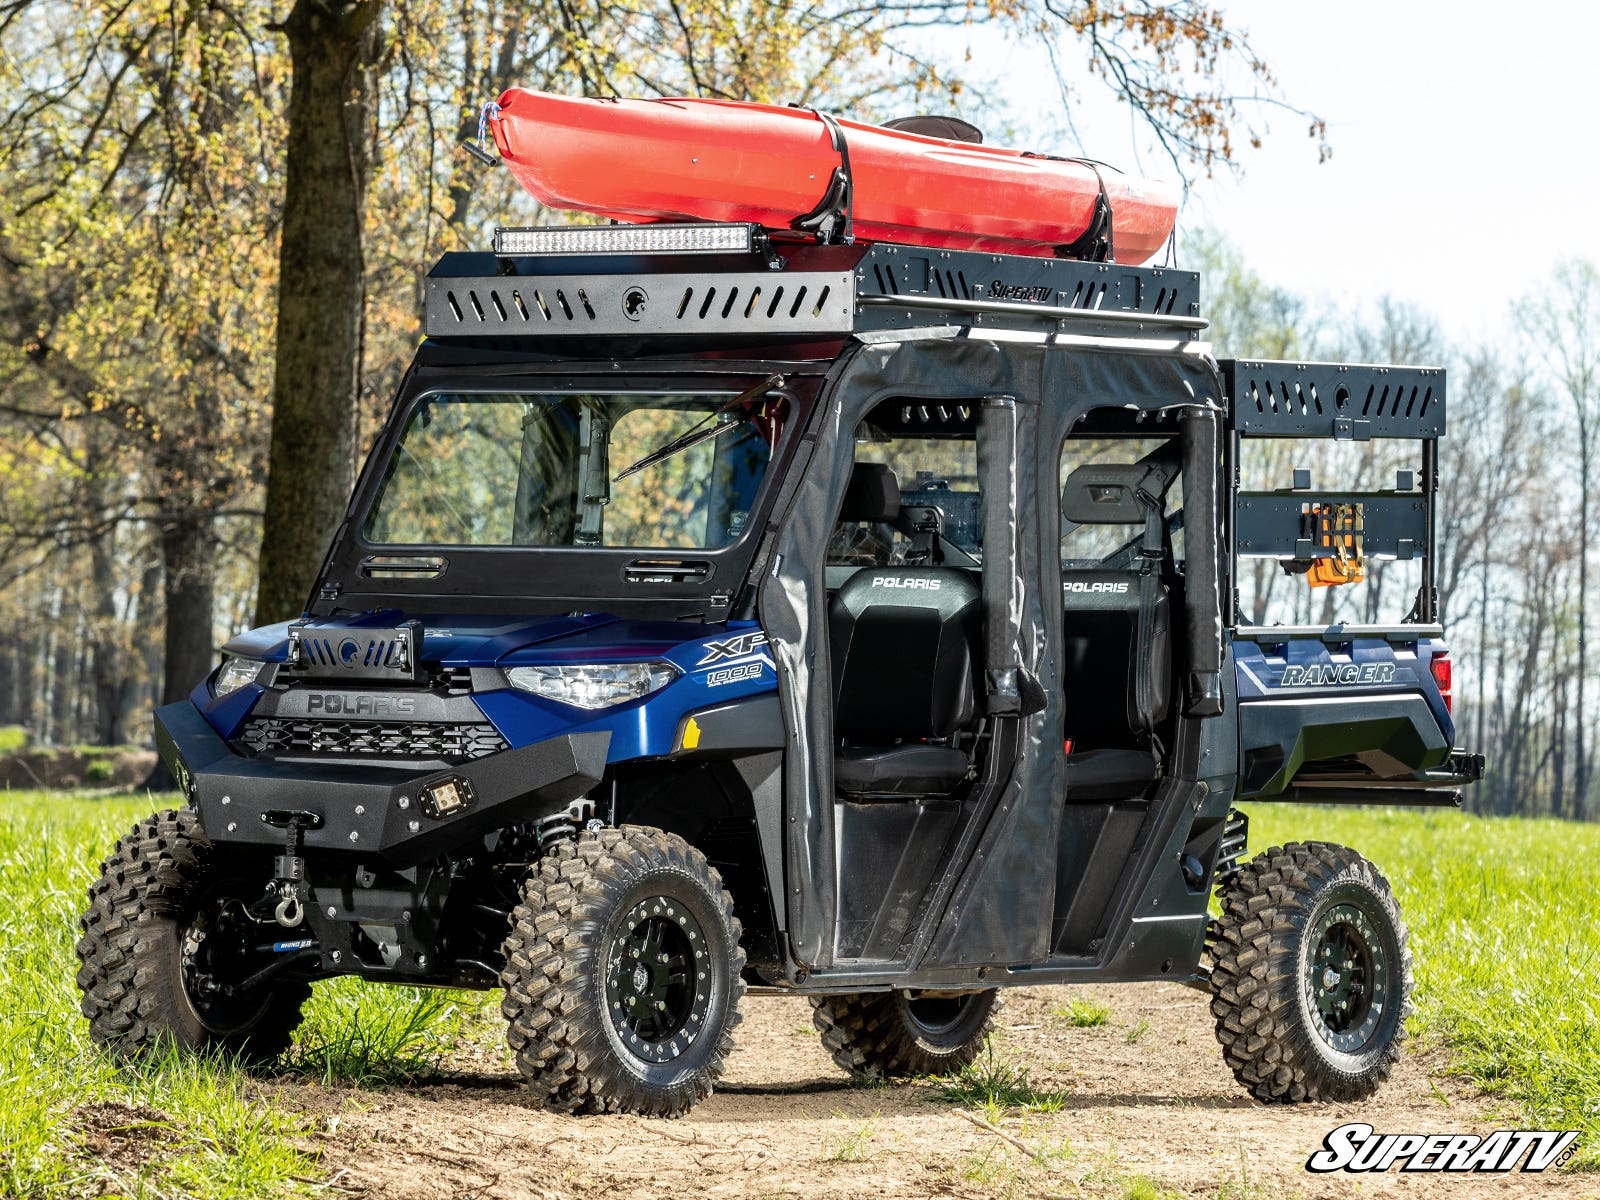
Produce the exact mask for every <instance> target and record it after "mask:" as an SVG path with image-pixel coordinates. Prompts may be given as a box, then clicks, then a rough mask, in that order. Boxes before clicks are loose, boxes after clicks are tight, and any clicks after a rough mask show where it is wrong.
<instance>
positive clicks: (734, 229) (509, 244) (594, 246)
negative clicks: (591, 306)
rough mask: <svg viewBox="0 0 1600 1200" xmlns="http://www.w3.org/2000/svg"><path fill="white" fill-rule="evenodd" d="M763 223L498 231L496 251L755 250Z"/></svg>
mask: <svg viewBox="0 0 1600 1200" xmlns="http://www.w3.org/2000/svg"><path fill="white" fill-rule="evenodd" d="M760 229H761V227H760V226H759V225H748V224H737V225H721V224H709V223H707V224H701V223H698V222H697V223H694V224H687V225H560V226H555V227H552V228H544V229H537V228H535V229H496V230H495V231H494V252H495V253H496V254H502V255H513V254H719V253H720V254H751V253H754V251H755V249H756V240H757V238H758V237H760Z"/></svg>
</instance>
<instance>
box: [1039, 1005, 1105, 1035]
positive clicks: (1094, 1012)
mask: <svg viewBox="0 0 1600 1200" xmlns="http://www.w3.org/2000/svg"><path fill="white" fill-rule="evenodd" d="M1050 1015H1051V1016H1052V1017H1057V1018H1059V1019H1061V1020H1063V1021H1065V1022H1066V1023H1067V1024H1068V1025H1071V1026H1074V1027H1075V1028H1078V1029H1092V1028H1094V1027H1095V1026H1096V1025H1104V1024H1106V1022H1108V1021H1110V1020H1111V1006H1110V1005H1109V1004H1101V1003H1100V1001H1098V1000H1069V1001H1068V1002H1067V1003H1066V1004H1058V1005H1057V1006H1056V1007H1054V1008H1052V1009H1051V1010H1050Z"/></svg>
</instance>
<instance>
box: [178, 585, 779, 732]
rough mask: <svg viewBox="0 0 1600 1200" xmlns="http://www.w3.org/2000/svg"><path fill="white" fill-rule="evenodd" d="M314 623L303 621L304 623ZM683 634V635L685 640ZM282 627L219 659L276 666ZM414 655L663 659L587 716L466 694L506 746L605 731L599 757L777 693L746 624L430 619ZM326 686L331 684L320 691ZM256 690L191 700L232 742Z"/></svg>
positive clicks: (513, 698)
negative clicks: (644, 692)
mask: <svg viewBox="0 0 1600 1200" xmlns="http://www.w3.org/2000/svg"><path fill="white" fill-rule="evenodd" d="M404 619H405V617H404V614H403V613H400V612H397V611H394V610H387V611H382V612H374V613H365V614H362V615H361V616H359V617H355V618H349V617H344V618H340V619H338V620H332V621H328V622H325V623H326V624H327V625H330V626H338V627H341V628H349V627H352V626H357V627H368V626H375V627H392V626H395V625H398V624H399V623H400V622H401V621H403V620H404ZM322 623H323V622H312V623H311V627H313V628H314V627H315V626H316V625H317V624H322ZM685 635H688V636H685ZM288 645H289V642H288V624H287V623H283V624H279V625H270V626H266V627H264V628H262V629H256V630H251V631H250V632H248V633H244V634H241V635H239V636H238V637H236V638H234V639H233V640H232V641H230V642H229V643H228V645H227V646H226V647H225V649H226V651H227V653H229V654H237V655H240V656H243V657H248V658H256V659H261V660H262V661H265V662H284V661H285V660H286V659H287V657H288ZM422 657H423V658H424V660H426V661H428V662H437V663H440V664H441V665H443V666H446V667H499V668H502V669H510V668H512V667H519V666H533V665H538V664H559V663H568V664H574V663H620V662H669V663H671V664H672V665H673V666H675V667H677V668H678V670H679V672H681V673H680V675H679V676H678V677H677V678H676V679H674V680H673V681H672V682H671V683H669V684H668V685H667V686H666V687H664V688H662V689H661V690H660V691H658V692H655V693H654V694H652V695H649V696H645V697H642V698H640V699H638V700H633V701H630V702H628V703H625V704H619V705H616V706H615V707H613V708H607V709H600V710H590V709H583V708H577V707H575V706H572V705H567V704H560V703H557V702H556V701H553V700H546V699H544V698H543V697H539V696H534V695H532V694H530V693H528V692H524V691H521V690H520V689H517V688H514V687H510V686H506V687H502V688H497V689H495V690H492V691H482V692H475V693H474V694H473V696H472V699H473V701H474V702H475V703H476V704H477V706H478V708H479V710H480V711H481V712H482V713H483V715H484V717H485V719H486V720H488V721H489V722H491V723H492V724H493V725H494V727H495V728H496V729H497V730H498V731H499V732H500V735H501V736H502V737H504V738H505V739H506V741H507V742H508V743H509V744H510V745H511V747H512V748H516V747H519V746H527V745H531V744H533V743H535V742H540V741H544V740H545V739H547V738H551V737H555V736H557V735H559V734H566V733H590V732H607V733H610V734H611V743H610V751H609V754H608V761H610V762H619V761H624V760H627V759H634V758H648V757H652V756H655V755H662V754H668V753H670V752H671V751H672V749H673V744H674V742H675V740H676V738H677V734H678V728H679V726H680V725H681V724H682V722H683V719H684V717H686V716H687V715H689V714H690V713H692V712H695V711H697V710H699V709H702V708H706V707H708V706H710V705H713V704H726V703H728V702H729V701H733V700H741V699H744V698H746V697H749V696H755V695H760V694H762V693H765V692H772V691H776V690H777V686H778V680H777V673H776V671H775V669H774V667H773V663H772V657H771V654H770V653H769V652H768V650H767V647H766V637H765V635H763V634H762V633H761V629H760V626H759V625H757V624H756V623H755V622H754V621H730V622H728V623H726V624H723V625H704V624H700V623H697V622H696V623H691V622H686V621H685V622H678V621H621V620H618V619H617V618H615V617H612V616H608V615H606V614H603V613H588V614H582V615H579V616H564V617H533V618H505V617H483V616H463V617H430V618H429V619H428V622H427V624H426V625H425V627H424V631H423V642H422ZM328 686H330V687H331V686H335V685H328ZM263 694H264V691H263V689H262V688H261V687H259V686H257V685H255V684H249V685H246V686H245V687H243V688H240V689H239V690H238V691H236V692H234V693H232V694H230V695H228V696H225V697H223V698H221V699H217V698H216V697H215V696H214V695H212V692H211V686H210V680H207V681H206V682H204V683H202V684H201V685H200V686H199V687H197V688H196V689H195V690H194V694H193V697H192V699H193V700H194V703H195V705H196V706H197V707H198V708H199V709H200V711H201V712H202V713H204V714H205V717H206V720H207V721H208V722H209V723H210V724H211V727H212V728H213V729H215V730H216V731H217V733H218V734H219V735H221V736H222V737H224V738H229V737H232V736H233V734H234V733H235V732H236V731H237V730H238V728H239V726H240V725H241V724H242V723H243V721H244V720H245V718H246V717H248V716H249V714H250V710H251V709H252V708H253V707H254V705H255V703H256V701H257V700H259V699H260V697H261V696H262V695H263Z"/></svg>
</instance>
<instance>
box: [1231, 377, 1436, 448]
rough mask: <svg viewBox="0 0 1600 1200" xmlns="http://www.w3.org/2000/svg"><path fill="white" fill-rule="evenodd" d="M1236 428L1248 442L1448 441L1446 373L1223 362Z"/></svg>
mask: <svg viewBox="0 0 1600 1200" xmlns="http://www.w3.org/2000/svg"><path fill="white" fill-rule="evenodd" d="M1218 366H1220V367H1221V368H1222V378H1223V383H1224V385H1225V386H1226V389H1227V393H1228V397H1229V399H1230V401H1231V403H1232V408H1233V427H1234V428H1235V429H1236V430H1238V431H1239V432H1240V433H1242V434H1244V435H1246V436H1247V437H1283V438H1292V437H1319V438H1335V439H1338V440H1341V441H1357V442H1362V441H1366V440H1368V439H1369V438H1423V439H1429V440H1432V439H1436V438H1441V437H1443V436H1444V418H1445V405H1444V392H1445V387H1444V381H1445V374H1444V368H1442V367H1389V366H1373V365H1365V364H1361V365H1351V364H1346V363H1315V362H1272V361H1262V360H1251V359H1242V358H1241V359H1237V360H1235V359H1223V360H1222V361H1221V362H1220V363H1218Z"/></svg>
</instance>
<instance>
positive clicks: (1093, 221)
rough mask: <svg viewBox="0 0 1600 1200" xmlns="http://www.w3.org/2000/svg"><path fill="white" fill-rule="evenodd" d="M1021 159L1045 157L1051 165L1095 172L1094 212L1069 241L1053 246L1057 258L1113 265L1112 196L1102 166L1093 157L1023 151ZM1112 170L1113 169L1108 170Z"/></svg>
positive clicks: (1114, 256) (1113, 168)
mask: <svg viewBox="0 0 1600 1200" xmlns="http://www.w3.org/2000/svg"><path fill="white" fill-rule="evenodd" d="M1022 157H1023V158H1048V159H1051V160H1052V161H1054V162H1070V163H1077V164H1078V165H1080V166H1084V167H1088V168H1089V169H1090V170H1091V171H1093V172H1094V181H1095V182H1096V183H1097V184H1099V185H1100V194H1099V195H1098V196H1096V197H1095V199H1094V213H1093V215H1092V216H1090V218H1089V224H1088V226H1087V227H1086V228H1085V229H1084V231H1083V232H1082V233H1080V234H1079V235H1078V236H1077V237H1075V238H1074V239H1073V240H1072V241H1070V242H1067V243H1066V244H1065V245H1062V246H1057V247H1056V257H1057V258H1076V259H1079V260H1080V261H1082V262H1116V261H1117V249H1116V246H1115V244H1114V241H1113V237H1112V220H1111V216H1112V214H1111V197H1110V196H1108V195H1107V194H1106V177H1105V176H1104V175H1102V174H1101V173H1100V168H1101V167H1103V166H1105V165H1106V164H1105V163H1102V162H1096V161H1095V160H1094V159H1092V158H1064V157H1062V156H1061V155H1059V154H1038V153H1036V152H1034V151H1032V150H1028V151H1024V152H1023V155H1022ZM1111 169H1112V170H1113V171H1115V170H1116V168H1115V167H1112V168H1111Z"/></svg>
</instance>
